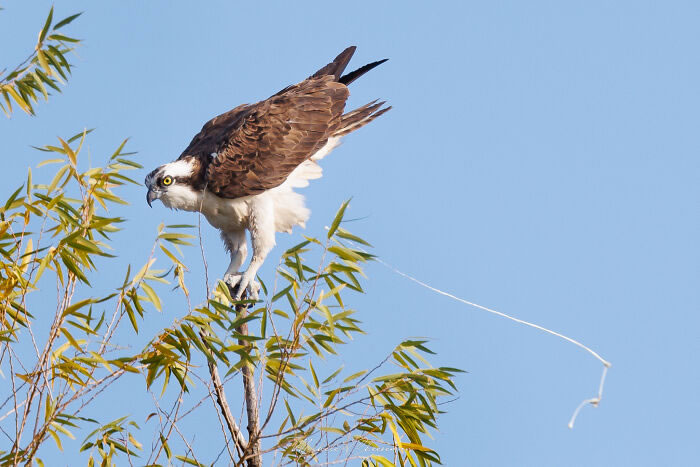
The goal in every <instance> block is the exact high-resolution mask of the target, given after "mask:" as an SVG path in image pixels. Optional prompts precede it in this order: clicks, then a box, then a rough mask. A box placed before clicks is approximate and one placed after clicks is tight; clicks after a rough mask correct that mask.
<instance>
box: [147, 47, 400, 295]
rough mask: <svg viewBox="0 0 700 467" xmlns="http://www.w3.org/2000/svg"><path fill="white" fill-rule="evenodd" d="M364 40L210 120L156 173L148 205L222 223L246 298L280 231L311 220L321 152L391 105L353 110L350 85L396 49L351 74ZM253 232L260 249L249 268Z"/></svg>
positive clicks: (238, 287)
mask: <svg viewBox="0 0 700 467" xmlns="http://www.w3.org/2000/svg"><path fill="white" fill-rule="evenodd" d="M354 53H355V47H348V48H347V49H345V50H344V51H343V52H342V53H341V54H340V55H338V56H337V57H336V58H335V60H333V61H332V62H331V63H329V64H328V65H326V66H324V67H323V68H321V69H320V70H318V71H317V72H316V73H314V74H313V75H311V76H310V77H309V78H307V79H305V80H304V81H302V82H300V83H298V84H294V85H292V86H288V87H286V88H284V89H282V90H281V91H280V92H278V93H277V94H275V95H273V96H271V97H270V98H268V99H266V100H263V101H260V102H258V103H256V104H243V105H240V106H238V107H236V108H234V109H233V110H229V111H228V112H226V113H223V114H221V115H219V116H218V117H214V118H213V119H211V120H209V121H208V122H207V123H206V124H205V125H204V126H203V127H202V130H201V131H200V132H199V133H198V134H197V135H196V136H195V137H194V138H193V139H192V142H190V144H189V146H187V148H186V149H185V150H184V151H183V152H182V154H181V155H180V157H179V158H178V159H177V160H176V161H174V162H170V163H168V164H165V165H162V166H160V167H158V168H157V169H155V170H154V171H152V172H151V173H150V174H148V176H147V177H146V182H145V183H146V186H147V187H148V194H147V195H146V200H147V202H148V205H149V206H150V205H151V203H152V202H153V201H154V200H156V199H160V200H161V202H162V203H163V204H164V205H165V206H167V207H169V208H172V209H183V210H185V211H198V212H201V213H202V214H203V215H204V217H206V219H207V221H209V223H210V224H211V225H212V226H214V227H215V228H217V229H219V230H220V231H221V238H222V240H223V241H224V245H225V246H226V249H227V250H228V252H229V253H230V255H231V263H230V264H229V266H228V269H227V270H226V274H225V275H224V281H225V282H226V283H227V284H228V285H229V286H230V287H232V288H233V289H234V291H235V298H236V299H237V300H238V299H240V297H241V296H242V294H243V291H247V293H248V296H249V297H251V298H254V299H257V297H258V291H259V289H260V285H259V284H257V282H255V275H256V274H257V272H258V269H260V266H261V265H262V264H263V262H264V261H265V257H266V256H267V254H268V253H269V252H270V250H271V249H272V247H273V246H274V245H275V232H291V230H292V227H293V226H295V225H299V226H302V227H303V226H304V223H305V222H306V220H307V219H308V218H309V214H310V212H309V210H308V209H307V208H306V207H305V205H304V198H303V196H301V195H300V194H298V193H296V192H295V191H294V188H301V187H305V186H307V185H308V184H309V182H308V181H309V180H311V179H315V178H319V177H321V168H320V166H319V165H318V164H317V162H318V161H319V160H320V159H322V158H323V157H324V156H326V155H327V154H328V153H329V152H331V151H332V150H333V149H334V148H335V147H336V146H338V144H339V143H340V139H341V138H342V137H343V136H345V135H346V134H348V133H350V132H352V131H354V130H357V129H358V128H360V127H362V126H364V125H366V124H367V123H369V122H371V121H372V120H374V119H375V118H377V117H378V116H380V115H382V114H383V113H384V112H386V111H388V110H389V109H390V108H391V107H383V105H384V102H377V101H376V100H375V101H373V102H370V103H368V104H366V105H363V106H362V107H359V108H357V109H355V110H352V111H350V112H347V113H345V101H346V100H347V99H348V96H349V95H350V93H349V91H348V85H349V84H350V83H352V82H353V81H355V80H356V79H357V78H359V77H360V76H362V75H364V74H365V73H367V72H368V71H370V70H371V69H373V68H374V67H376V66H378V65H380V64H382V63H384V62H385V61H386V60H387V59H384V60H379V61H376V62H373V63H370V64H367V65H365V66H363V67H360V68H358V69H357V70H355V71H352V72H350V73H347V74H345V75H343V72H344V71H345V68H346V67H347V65H348V62H349V61H350V59H351V58H352V55H353V54H354ZM246 230H248V231H249V232H250V239H251V243H252V247H253V256H252V259H251V261H250V264H249V265H248V268H247V269H246V270H245V271H244V272H240V268H241V266H242V265H243V262H244V261H245V258H246V256H247V254H248V245H247V242H246V233H245V231H246Z"/></svg>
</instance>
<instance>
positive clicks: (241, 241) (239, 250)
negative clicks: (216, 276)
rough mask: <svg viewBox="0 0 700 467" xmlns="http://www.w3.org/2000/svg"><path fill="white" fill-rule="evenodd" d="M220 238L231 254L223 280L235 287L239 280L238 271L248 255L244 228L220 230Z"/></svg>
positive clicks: (239, 274)
mask: <svg viewBox="0 0 700 467" xmlns="http://www.w3.org/2000/svg"><path fill="white" fill-rule="evenodd" d="M221 239H222V240H223V241H224V245H226V249H227V250H228V252H229V253H230V254H231V263H230V264H229V265H228V269H226V274H224V282H226V283H227V284H228V285H229V286H230V287H231V288H235V287H236V286H237V285H238V283H239V282H240V281H241V276H242V274H241V273H240V272H239V271H240V269H241V266H242V265H243V261H245V258H246V256H248V243H247V242H246V239H245V230H236V231H231V232H223V231H222V232H221Z"/></svg>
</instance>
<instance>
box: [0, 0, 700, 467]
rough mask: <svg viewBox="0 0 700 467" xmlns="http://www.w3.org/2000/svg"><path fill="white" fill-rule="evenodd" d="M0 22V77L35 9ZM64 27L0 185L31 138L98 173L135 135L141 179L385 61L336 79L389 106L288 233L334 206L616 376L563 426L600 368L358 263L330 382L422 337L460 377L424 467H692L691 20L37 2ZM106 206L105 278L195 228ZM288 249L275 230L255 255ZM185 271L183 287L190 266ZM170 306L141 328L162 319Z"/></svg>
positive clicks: (487, 7) (695, 104) (213, 249)
mask: <svg viewBox="0 0 700 467" xmlns="http://www.w3.org/2000/svg"><path fill="white" fill-rule="evenodd" d="M2 6H3V7H5V10H4V11H2V12H0V43H2V44H3V47H2V52H3V53H2V59H1V61H2V65H11V64H13V63H14V62H16V61H18V60H21V59H22V58H24V57H25V56H26V55H27V54H28V53H29V51H30V49H29V47H31V45H32V44H33V43H34V41H35V39H36V32H37V31H38V29H39V28H40V26H41V22H42V20H43V17H44V15H45V14H46V12H47V11H48V8H49V6H50V2H48V1H34V2H26V1H17V0H15V1H4V2H2ZM82 10H84V11H85V12H86V13H85V15H84V16H83V17H81V18H80V19H79V20H78V21H76V22H75V23H74V25H72V26H71V28H70V32H72V33H74V34H75V35H76V36H78V37H80V38H83V39H84V40H85V42H84V46H82V47H81V48H80V49H79V51H78V53H79V57H75V58H74V60H73V61H74V63H75V64H76V68H75V71H74V74H73V78H72V79H71V80H70V83H69V85H68V87H67V89H66V90H65V92H64V93H63V94H61V95H57V96H54V97H53V98H52V100H51V102H50V103H49V104H48V105H46V104H41V105H39V106H38V118H30V117H27V116H25V115H21V114H16V115H15V116H14V117H13V119H12V120H9V121H8V120H5V121H2V122H0V139H1V141H2V145H1V147H0V151H1V153H2V161H3V180H5V181H7V180H22V179H23V178H24V176H25V173H26V167H27V166H28V165H36V163H37V162H38V161H39V160H41V158H42V156H43V154H41V153H38V152H36V151H33V150H31V149H30V148H29V145H30V144H32V145H42V144H46V143H51V142H53V141H54V140H55V137H56V136H66V135H72V134H74V133H76V132H78V131H80V130H81V129H82V128H83V127H96V128H97V130H96V131H95V132H94V134H93V135H92V136H91V137H90V145H89V148H90V153H91V157H93V160H95V162H98V161H102V160H103V159H102V158H103V157H104V155H107V154H109V153H111V150H113V149H114V148H115V147H116V146H117V145H118V143H119V142H120V141H121V140H122V139H123V138H125V137H131V141H130V143H129V146H128V147H129V148H131V149H133V150H136V151H138V152H139V155H138V158H139V160H140V161H141V162H142V163H143V165H144V166H145V167H146V168H147V169H148V170H150V169H151V168H153V167H155V166H157V165H160V164H162V163H164V162H167V161H170V160H173V159H174V158H176V157H177V156H178V155H179V154H180V152H181V150H182V149H183V148H184V147H185V146H186V145H187V143H188V142H189V140H190V138H191V137H192V135H193V134H194V133H195V132H196V131H198V130H199V128H200V127H201V125H202V123H203V122H204V121H206V120H207V119H209V118H211V117H212V116H214V115H216V114H218V113H221V112H223V111H226V110H228V109H230V108H232V107H233V106H235V105H238V104H239V103H243V102H252V101H256V100H259V99H261V98H265V97H267V96H269V95H270V94H272V93H274V92H276V91H277V90H279V89H281V88H282V87H284V86H286V85H287V84H290V83H293V82H296V81H299V80H301V79H303V78H304V77H306V76H308V75H309V74H310V73H311V72H313V71H315V70H316V69H317V68H319V67H320V66H322V65H323V64H325V63H326V62H327V61H328V60H329V59H331V58H332V57H334V56H335V55H336V54H337V53H338V52H340V51H341V50H342V49H343V48H344V47H346V46H348V45H351V44H355V45H357V46H358V52H357V54H356V56H355V57H356V58H355V60H354V61H353V65H358V66H359V65H362V64H364V63H366V62H369V61H372V60H376V59H380V58H384V57H388V58H390V61H389V62H388V63H386V64H384V65H382V66H381V67H380V68H378V69H377V70H375V71H373V72H372V73H370V74H368V75H367V76H366V77H364V78H362V79H361V80H359V81H357V82H356V83H355V84H353V86H352V93H353V94H352V96H351V102H350V106H351V107H354V106H359V105H362V104H364V103H366V102H367V101H369V100H372V99H375V98H378V97H380V98H383V99H387V100H388V101H389V102H390V103H391V105H393V106H394V109H393V110H392V111H391V112H390V113H388V114H387V115H385V116H384V117H382V118H381V119H380V120H378V121H376V122H375V123H373V124H372V125H370V126H368V127H367V128H364V129H362V130H360V131H358V132H357V133H353V134H352V135H351V136H349V137H348V138H346V139H345V142H344V144H343V146H342V147H341V148H339V149H338V150H336V151H335V152H334V153H333V154H332V155H331V156H329V157H328V158H327V159H326V160H324V161H323V166H324V169H325V174H324V178H323V179H321V180H317V181H315V182H313V184H312V186H311V187H309V188H307V189H306V190H305V191H304V194H305V195H306V197H307V200H308V205H309V206H310V207H311V209H312V212H313V214H312V218H311V221H310V222H309V223H308V226H307V232H308V233H310V234H319V235H321V234H322V233H323V226H324V225H327V224H328V222H329V220H330V219H331V218H332V216H333V213H334V212H335V210H336V209H337V207H338V206H339V204H340V203H341V202H342V201H343V200H345V199H347V198H349V197H351V196H352V197H353V202H352V205H351V209H350V211H349V217H358V218H363V220H361V221H357V222H354V223H353V224H352V230H353V231H355V232H356V233H358V234H360V235H362V236H363V237H365V238H367V239H368V240H370V241H371V242H372V243H373V244H374V245H375V247H376V251H375V252H376V253H377V254H378V255H379V256H381V258H383V259H384V260H385V261H387V262H389V263H392V264H394V265H396V266H397V267H398V268H400V269H402V270H403V271H406V272H407V273H410V274H412V275H414V276H416V277H418V278H419V279H422V280H424V281H426V282H428V283H430V284H432V285H434V286H436V287H438V288H441V289H443V290H447V291H450V292H452V293H454V294H456V295H459V296H461V297H464V298H466V299H468V300H471V301H475V302H477V303H480V304H483V305H486V306H490V307H494V308H496V309H498V310H500V311H503V312H506V313H509V314H513V315H516V316H518V317H520V318H523V319H526V320H530V321H534V322H537V323H539V324H542V325H544V326H547V327H550V328H553V329H555V330H558V331H560V332H563V333H565V334H568V335H570V336H571V337H574V338H576V339H579V340H581V341H583V342H584V343H586V344H587V345H589V346H591V347H593V348H594V349H596V350H597V351H599V352H600V353H601V354H602V355H603V356H604V357H605V358H607V359H608V360H610V361H611V362H612V363H613V368H612V370H611V372H610V373H609V376H608V381H607V386H606V392H605V396H604V400H603V402H602V404H601V406H600V407H599V408H598V409H590V408H587V409H585V410H584V411H583V412H582V413H581V415H580V416H579V419H578V422H577V425H576V427H575V429H574V430H573V431H571V430H569V429H568V428H567V427H566V424H567V421H568V419H569V417H570V415H571V413H572V411H573V409H574V408H575V407H576V405H577V404H578V403H579V402H580V401H581V400H582V399H584V398H586V397H591V396H593V395H594V394H595V392H596V390H597V384H598V378H599V374H600V368H601V367H600V364H599V362H597V361H596V360H595V359H593V358H592V357H591V356H590V355H588V354H586V353H585V352H583V351H581V350H580V349H578V348H576V347H574V346H572V345H570V344H568V343H565V342H563V341H561V340H559V339H557V338H554V337H552V336H549V335H546V334H543V333H541V332H538V331H536V330H533V329H530V328H524V327H521V326H519V325H516V324H514V323H512V322H509V321H506V320H503V319H500V318H497V317H494V316H491V315H488V314H485V313H483V312H481V311H478V310H474V309H472V308H469V307H467V306H465V305H462V304H459V303H456V302H454V301H450V300H448V299H446V298H445V297H442V296H438V295H436V294H434V293H432V292H430V291H428V290H425V289H423V288H420V287H418V286H417V285H415V284H413V283H411V282H408V281H406V280H405V279H403V278H401V277H399V276H397V275H396V274H394V273H392V272H390V271H389V270H387V269H385V268H383V267H382V266H381V265H379V264H373V265H371V266H370V267H369V269H368V273H369V281H368V284H367V295H365V296H362V297H357V298H355V299H354V303H355V305H356V308H357V309H358V310H360V312H361V318H362V320H363V321H364V323H365V326H366V328H367V329H369V330H370V333H369V335H368V336H366V337H363V338H361V339H358V340H357V341H356V343H354V344H352V347H349V348H348V349H351V350H352V353H350V354H348V355H347V356H346V357H345V358H346V363H347V364H348V365H349V366H356V367H358V368H362V367H363V365H370V364H371V363H375V362H377V361H379V360H380V359H381V358H383V356H384V355H385V353H387V352H388V351H389V350H390V349H391V347H392V346H393V344H395V343H398V342H399V340H400V339H401V338H403V337H409V336H427V337H430V338H432V339H433V344H432V346H433V348H434V349H435V350H436V351H437V352H438V353H439V355H438V356H437V357H435V358H434V362H435V363H436V364H444V365H450V366H457V367H460V368H463V369H465V370H467V371H468V372H469V373H467V374H465V375H462V376H460V377H459V378H458V384H459V387H460V389H461V392H460V398H459V400H457V401H456V402H454V403H452V404H450V405H449V406H447V407H446V410H447V413H446V414H445V415H444V416H442V417H441V419H440V427H441V429H440V432H439V433H437V434H436V435H435V442H434V446H435V447H436V448H437V450H438V451H439V452H440V453H441V454H442V456H443V460H444V463H445V464H446V465H450V466H457V465H475V466H482V465H499V466H500V465H533V466H534V465H536V466H560V465H582V466H600V465H611V466H612V465H638V466H641V465H650V466H651V465H691V464H697V463H698V462H700V444H699V443H698V428H697V420H698V417H699V416H700V396H699V395H698V388H699V387H700V365H699V363H700V360H699V358H698V356H699V355H700V353H699V351H700V334H699V332H700V331H699V330H700V316H699V315H698V312H699V306H698V305H699V304H700V303H699V302H700V300H699V298H700V297H699V293H698V290H699V288H698V279H700V277H699V274H698V264H700V248H698V239H699V238H700V223H699V222H698V199H700V198H699V197H700V183H698V181H699V180H700V173H699V172H700V162H699V155H700V137H699V136H698V135H699V134H700V133H699V132H698V128H699V126H698V125H699V124H700V118H699V115H698V114H699V112H700V110H699V109H700V91H699V89H700V87H699V85H698V83H700V61H699V60H698V44H699V43H700V29H698V21H699V20H700V4H698V3H697V2H691V1H688V2H681V1H668V2H653V1H617V2H609V1H588V2H557V1H530V2H519V1H499V2H494V1H491V2H487V1H484V2H471V1H469V2H450V3H447V2H432V3H429V2H420V3H419V2H401V3H398V2H391V3H390V2H377V1H372V2H365V1H357V2H349V3H348V2H343V3H340V2H308V3H305V2H284V3H283V2H245V3H244V2H228V1H212V2H197V3H195V2H166V1H150V2H137V1H126V2H99V3H98V2H88V1H64V2H60V3H59V4H58V5H57V15H58V16H59V17H63V16H67V15H69V14H71V13H74V12H76V11H82ZM44 173H48V172H44ZM145 173H146V170H144V171H143V173H141V174H139V175H138V177H137V178H138V179H142V177H143V176H144V175H145ZM15 185H16V184H15V183H11V184H10V185H4V186H3V188H2V195H3V196H7V195H8V194H9V193H10V192H11V191H12V190H13V189H14V188H13V187H14V186H15ZM127 190H128V191H127V193H126V197H127V199H128V200H130V201H131V203H132V204H131V206H130V207H128V208H125V209H124V210H122V211H119V212H120V213H122V214H123V215H125V216H126V217H128V218H129V219H130V222H129V224H128V226H127V228H126V230H125V231H124V232H123V233H122V234H120V235H119V236H118V237H117V246H118V247H120V249H119V250H118V251H119V252H120V255H121V256H122V257H123V258H124V261H131V262H133V263H137V262H139V261H141V260H142V258H144V257H145V256H147V255H148V251H149V250H150V246H151V238H152V235H153V232H154V231H155V227H156V226H157V225H158V224H159V223H160V222H161V221H163V220H164V221H166V222H167V223H195V222H196V218H195V217H194V215H193V214H188V213H175V212H170V211H168V210H166V209H165V208H163V207H162V206H160V205H157V206H155V207H154V209H153V210H150V209H149V208H148V206H147V205H146V203H145V201H144V197H145V191H144V189H143V187H130V188H128V189H127ZM205 230H206V235H205V247H206V251H207V257H208V260H209V264H210V267H211V270H212V271H214V272H219V271H220V272H223V271H224V269H225V267H226V264H227V261H228V260H227V259H226V258H225V257H224V255H223V250H222V247H221V244H220V241H219V239H218V235H217V234H216V232H215V231H214V230H213V229H212V228H210V227H208V226H207V228H206V229H205ZM300 235H301V232H300V231H299V230H297V231H295V233H294V234H293V235H292V236H289V235H285V234H280V235H278V245H279V246H278V247H277V249H276V250H275V251H274V252H273V253H272V256H271V258H274V257H275V255H276V254H279V253H280V252H281V251H283V248H284V247H285V246H287V245H290V244H292V243H296V242H297V241H299V239H300ZM187 258H188V262H189V263H190V264H191V265H192V272H191V274H190V277H189V279H188V280H189V282H190V283H195V282H196V281H197V280H198V277H199V275H201V271H202V268H201V265H200V264H199V263H200V262H201V261H200V260H199V255H198V252H197V250H196V249H190V250H188V251H187ZM274 262H275V261H272V263H274ZM271 271H272V266H271V265H270V264H268V265H267V267H266V268H264V269H263V270H262V273H263V277H265V274H268V275H270V274H271ZM117 274H119V275H120V277H121V274H122V271H121V270H120V271H119V272H118V273H117ZM115 280H116V279H115ZM199 288H200V289H201V287H199ZM176 303H177V302H176V300H174V299H173V300H172V301H171V302H166V304H170V305H172V309H169V310H168V311H166V312H165V315H166V316H160V317H158V316H156V317H154V318H153V320H154V321H153V322H150V323H149V324H148V325H147V326H146V330H147V331H148V330H149V329H150V331H153V332H155V331H157V329H158V328H159V326H160V327H162V326H164V325H167V323H169V322H170V320H171V319H172V317H173V316H172V315H174V314H176V313H178V308H177V306H179V305H177V306H176ZM168 314H170V315H168ZM151 316H153V314H152V315H151ZM133 384H135V385H138V384H143V383H142V381H140V380H133ZM135 387H137V389H136V390H135V391H136V392H140V391H141V389H140V387H138V386H135ZM128 394H129V392H128V386H126V387H124V388H122V389H121V392H120V393H119V394H116V395H114V394H113V395H111V396H108V397H107V399H106V400H105V401H103V402H101V404H103V405H102V406H101V407H100V409H101V410H104V411H105V412H109V411H110V410H116V409H118V410H116V411H115V414H116V413H122V412H123V411H124V408H129V407H130V406H131V404H136V402H132V397H131V396H129V395H128ZM110 397H111V399H110ZM146 402H148V401H146ZM133 410H134V412H133V415H135V417H136V418H137V419H138V418H139V417H142V416H143V415H142V414H139V410H140V409H139V408H138V407H137V406H136V405H134V409H133ZM98 412H99V411H98ZM203 413H204V412H203ZM203 417H204V415H203ZM211 426H212V424H210V420H206V419H205V418H202V419H201V420H199V428H198V429H199V433H200V434H199V437H200V438H199V439H200V441H199V442H202V443H205V442H206V439H207V437H208V436H214V435H211V434H209V433H208V430H213V431H212V433H216V427H214V428H210V427H211ZM68 446H70V447H69V448H68V452H71V451H72V450H74V447H75V444H72V445H71V444H68ZM64 459H65V464H66V465H69V464H70V465H74V462H75V461H74V460H71V459H72V458H70V457H65V458H64ZM50 465H62V462H61V461H59V460H58V458H56V459H55V460H54V461H53V462H51V463H50Z"/></svg>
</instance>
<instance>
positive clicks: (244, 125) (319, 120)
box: [180, 47, 354, 198]
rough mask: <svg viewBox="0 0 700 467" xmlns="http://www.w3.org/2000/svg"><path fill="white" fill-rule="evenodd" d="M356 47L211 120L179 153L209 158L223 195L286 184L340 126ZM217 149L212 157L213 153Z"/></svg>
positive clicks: (212, 182)
mask: <svg viewBox="0 0 700 467" xmlns="http://www.w3.org/2000/svg"><path fill="white" fill-rule="evenodd" d="M353 52H354V47H350V48H348V49H346V50H345V51H343V52H342V53H341V54H340V55H339V56H338V57H337V58H336V59H335V60H334V61H333V62H331V63H330V64H328V65H326V66H325V67H323V68H322V69H321V70H319V71H318V72H317V73H315V74H314V75H312V76H311V77H309V78H308V79H306V80H304V81H302V82H301V83H299V84H295V85H292V86H289V87H287V88H285V89H283V90H282V91H280V92H278V93H277V94H275V95H274V96H272V97H270V98H269V99H267V100H264V101H261V102H258V103H257V104H253V105H244V106H239V107H237V108H235V109H233V110H231V111H229V112H226V113H224V114H222V115H219V116H218V117H216V118H214V119H212V120H211V121H209V122H207V124H206V125H204V127H203V128H202V131H200V132H199V134H197V135H196V136H195V137H194V139H193V140H192V142H191V143H190V145H189V146H188V147H187V149H185V151H184V152H183V153H182V155H181V156H180V157H187V156H195V157H199V158H200V159H201V160H206V161H208V166H207V168H206V174H205V180H204V182H205V183H206V186H207V188H208V189H209V190H210V191H211V192H213V193H214V194H216V195H218V196H220V197H222V198H239V197H242V196H248V195H254V194H258V193H262V192H263V191H265V190H269V189H271V188H274V187H276V186H279V185H281V184H282V183H284V181H285V180H286V179H287V177H288V176H289V174H290V173H292V171H293V170H294V169H295V168H296V167H297V166H298V165H299V164H301V163H302V162H304V161H305V160H307V159H308V158H309V157H311V156H312V155H313V154H314V153H315V152H316V151H318V150H319V149H320V148H322V147H323V146H324V145H325V144H326V142H327V141H328V138H329V137H330V136H332V135H333V134H334V132H335V131H336V130H337V129H338V127H339V125H340V123H341V119H342V116H343V111H344V109H345V101H346V100H347V98H348V96H349V91H348V88H347V86H346V85H345V84H343V83H342V82H339V81H338V80H339V79H340V75H341V74H342V72H343V70H344V69H345V67H346V66H347V63H348V62H349V60H350V58H351V57H352V53H353ZM213 153H215V154H216V155H215V156H214V158H213V159H212V160H211V161H209V159H208V158H209V156H210V155H211V154H213Z"/></svg>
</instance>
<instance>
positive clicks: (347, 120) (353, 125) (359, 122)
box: [333, 72, 391, 136]
mask: <svg viewBox="0 0 700 467" xmlns="http://www.w3.org/2000/svg"><path fill="white" fill-rule="evenodd" d="M353 73H354V72H353ZM351 74H352V73H351ZM385 103H386V102H385V101H382V102H377V101H376V100H374V101H372V102H370V103H368V104H365V105H363V106H362V107H359V108H357V109H355V110H351V111H350V112H348V113H346V114H343V117H342V118H341V119H340V125H338V129H337V130H336V131H335V133H333V136H345V135H347V134H348V133H350V132H353V131H355V130H357V129H358V128H362V127H363V126H365V125H367V124H368V123H369V122H371V121H372V120H374V119H375V118H377V117H379V116H380V115H382V114H383V113H385V112H388V111H389V110H390V109H391V106H389V107H383V108H382V106H383V105H384V104H385Z"/></svg>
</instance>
